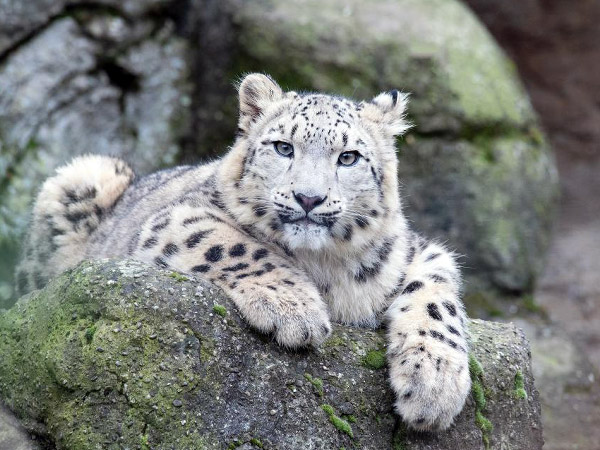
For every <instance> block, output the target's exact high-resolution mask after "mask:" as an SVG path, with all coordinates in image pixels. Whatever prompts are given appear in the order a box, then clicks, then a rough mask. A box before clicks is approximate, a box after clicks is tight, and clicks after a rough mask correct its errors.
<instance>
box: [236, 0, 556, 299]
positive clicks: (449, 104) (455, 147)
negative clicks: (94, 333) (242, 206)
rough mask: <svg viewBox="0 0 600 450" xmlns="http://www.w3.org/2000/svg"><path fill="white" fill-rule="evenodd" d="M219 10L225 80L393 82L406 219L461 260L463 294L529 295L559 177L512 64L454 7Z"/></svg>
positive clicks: (306, 3)
mask: <svg viewBox="0 0 600 450" xmlns="http://www.w3.org/2000/svg"><path fill="white" fill-rule="evenodd" d="M229 4H230V5H233V6H231V12H230V14H231V15H232V20H233V22H234V23H235V24H236V27H235V30H236V32H237V34H236V38H237V40H236V44H235V47H236V48H237V53H236V57H235V60H234V61H233V63H232V64H233V66H234V67H233V70H232V71H231V73H232V75H237V74H239V73H240V72H243V71H254V70H260V71H266V72H268V73H271V74H273V75H274V76H275V78H276V79H277V80H279V81H280V82H281V83H282V84H283V85H284V86H285V87H288V88H293V89H300V90H302V89H310V90H314V89H316V90H320V91H326V92H335V93H339V94H342V95H348V96H352V97H356V98H363V99H370V98H372V97H373V96H374V95H375V94H377V93H378V92H380V91H382V90H388V89H391V88H398V89H402V90H404V91H406V92H410V93H411V103H410V105H409V118H410V119H411V120H412V121H413V122H414V124H415V128H414V129H413V131H412V132H410V133H409V134H408V135H407V136H406V137H405V138H404V139H402V140H400V141H399V147H400V150H399V159H400V174H399V176H400V181H401V183H402V192H403V195H404V197H405V200H406V205H407V208H406V212H407V214H408V215H409V216H410V217H411V219H412V220H413V222H414V224H415V227H416V228H417V229H419V230H421V231H423V232H425V233H427V234H429V235H430V236H431V237H436V238H439V239H441V240H443V241H448V242H449V244H450V245H451V246H452V247H454V248H455V249H456V250H457V251H458V252H459V253H461V254H463V255H465V259H464V265H465V268H466V274H467V275H468V277H469V278H470V280H471V281H472V283H471V284H470V285H469V286H468V288H467V289H468V290H469V291H470V292H471V293H473V292H475V291H477V290H478V289H487V288H488V287H492V288H496V289H499V290H501V291H511V292H515V291H517V292H518V291H527V290H529V289H531V287H532V285H533V281H534V279H535V276H536V275H537V273H538V272H539V270H540V269H541V264H542V263H543V254H544V251H545V248H546V246H547V244H548V239H549V232H550V225H551V220H552V218H553V209H554V205H555V201H556V198H557V192H558V184H557V181H558V180H557V172H556V169H555V165H554V161H553V157H552V154H551V152H550V150H549V148H548V146H547V144H546V142H545V140H544V138H543V134H542V132H541V131H540V129H539V127H538V124H537V120H536V118H535V114H534V112H533V109H532V107H531V105H530V102H529V99H528V97H527V94H526V93H525V92H524V90H523V88H522V86H521V84H520V82H519V80H518V78H517V74H516V71H515V69H514V66H513V64H512V63H511V62H510V61H509V60H508V59H507V58H506V57H505V55H504V54H503V53H502V51H501V50H500V49H499V47H498V46H497V45H496V43H495V42H494V41H493V39H492V38H491V37H490V35H489V34H488V32H487V31H486V30H485V29H484V27H483V26H482V25H481V24H480V23H479V22H478V21H477V20H476V19H475V17H474V16H473V15H472V14H471V12H470V11H469V10H468V9H467V8H466V7H465V6H464V5H462V4H461V3H460V2H457V1H454V0H425V1H423V0H384V1H362V0H355V1H349V0H332V1H328V2H321V1H318V0H303V1H299V0H298V1H267V2H244V1H241V0H237V1H231V2H230V3H229ZM231 104H234V100H231ZM229 111H231V113H233V111H234V108H231V107H230V109H229ZM230 122H231V123H232V125H233V123H234V121H233V119H231V120H230Z"/></svg>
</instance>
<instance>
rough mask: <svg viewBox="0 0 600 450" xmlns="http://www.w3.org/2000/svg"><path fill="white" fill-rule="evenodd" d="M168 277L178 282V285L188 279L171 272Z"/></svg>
mask: <svg viewBox="0 0 600 450" xmlns="http://www.w3.org/2000/svg"><path fill="white" fill-rule="evenodd" d="M169 276H170V277H171V278H173V279H174V280H175V281H179V282H180V283H181V282H183V281H189V278H188V277H186V276H185V275H181V274H180V273H177V272H171V273H170V274H169Z"/></svg>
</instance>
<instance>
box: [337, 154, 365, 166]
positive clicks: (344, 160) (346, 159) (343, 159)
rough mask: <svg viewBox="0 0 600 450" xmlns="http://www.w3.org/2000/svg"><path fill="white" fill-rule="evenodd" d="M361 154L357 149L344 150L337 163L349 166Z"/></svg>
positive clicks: (356, 160)
mask: <svg viewBox="0 0 600 450" xmlns="http://www.w3.org/2000/svg"><path fill="white" fill-rule="evenodd" d="M360 157H361V154H360V153H358V152H357V151H351V152H344V153H342V154H341V155H340V157H339V158H338V165H340V166H345V167H350V166H353V165H355V164H356V163H357V162H358V160H359V159H360Z"/></svg>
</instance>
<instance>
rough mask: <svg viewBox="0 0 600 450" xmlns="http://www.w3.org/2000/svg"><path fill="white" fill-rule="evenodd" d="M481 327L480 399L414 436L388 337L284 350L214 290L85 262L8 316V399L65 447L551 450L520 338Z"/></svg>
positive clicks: (3, 332) (0, 356) (1, 362)
mask: <svg viewBox="0 0 600 450" xmlns="http://www.w3.org/2000/svg"><path fill="white" fill-rule="evenodd" d="M217 305H218V306H217ZM470 333H471V343H472V350H473V354H474V355H475V356H476V357H477V358H478V359H479V361H480V363H481V366H482V367H483V372H482V373H480V374H478V370H479V369H478V368H477V367H478V365H477V364H474V365H473V368H474V370H473V373H474V374H477V375H476V379H477V380H478V382H479V383H482V384H481V385H480V388H481V392H480V395H478V396H476V398H477V401H475V400H474V399H473V398H470V399H469V400H468V402H467V406H466V408H465V410H464V411H463V413H461V415H460V416H459V418H458V419H457V423H456V425H455V426H454V427H453V428H452V429H451V430H450V431H448V432H445V433H441V434H438V435H435V434H426V433H425V434H414V433H410V432H407V431H406V430H405V429H404V428H403V427H402V426H401V425H399V424H398V423H397V420H396V417H395V416H394V414H393V410H392V405H393V394H392V393H391V391H390V390H389V389H388V387H387V382H386V369H385V367H384V366H383V365H382V364H381V363H380V362H378V357H379V356H380V355H382V352H383V351H384V340H383V336H382V334H381V333H380V332H372V331H368V330H360V329H352V328H347V327H336V329H335V331H334V333H333V335H332V337H331V338H330V339H329V340H328V341H327V342H326V343H325V344H324V345H323V346H322V347H321V348H320V349H318V350H312V351H302V352H289V351H284V350H282V349H281V348H279V347H278V346H277V345H276V344H275V343H274V342H272V341H271V339H270V338H269V337H267V336H263V335H258V334H256V333H254V332H253V331H251V330H250V329H249V328H248V327H247V326H246V325H245V324H244V322H243V321H241V320H240V318H239V316H238V315H237V313H236V311H235V308H234V307H233V305H232V303H231V302H230V301H229V300H228V299H227V298H226V297H225V296H224V295H223V294H222V293H221V292H220V291H219V290H218V289H217V288H216V287H214V286H212V285H210V284H208V283H205V282H202V281H197V280H193V279H189V278H188V277H184V276H182V275H179V274H176V273H173V272H165V271H159V270H157V269H154V268H151V267H149V266H146V265H144V264H141V263H138V262H133V261H120V262H112V261H104V262H95V263H84V264H82V265H81V266H80V267H78V268H77V269H75V270H72V271H69V272H67V273H66V274H64V275H62V276H61V277H59V278H57V279H56V280H54V281H53V282H51V283H50V284H49V285H48V286H47V287H46V288H45V289H43V290H41V291H35V292H33V293H32V294H30V295H28V296H26V297H24V298H23V299H21V300H20V301H19V302H18V303H17V305H16V306H15V307H13V308H12V309H11V310H10V311H8V312H4V313H3V314H1V315H0V395H1V396H2V398H3V399H4V400H5V401H6V404H7V406H8V407H10V408H11V409H12V410H13V411H15V412H16V413H17V414H18V415H19V416H20V418H21V420H22V423H23V424H24V425H25V427H26V428H28V429H29V430H30V431H32V432H34V433H36V434H37V435H39V436H40V437H47V438H50V439H51V441H52V442H54V443H55V444H56V447H57V448H58V449H63V448H65V449H75V448H97V447H100V448H123V447H127V448H132V449H134V448H141V449H148V448H163V449H166V448H175V449H183V448H224V447H226V446H228V445H230V444H233V447H235V446H241V445H243V444H244V445H246V448H258V447H260V448H263V447H264V448H279V449H296V448H307V449H311V448H323V449H330V448H341V447H346V448H350V447H353V446H356V447H358V448H364V449H371V448H373V449H375V448H390V447H392V446H393V448H397V449H400V448H410V449H464V450H467V449H480V448H483V447H484V441H487V442H488V443H489V445H490V448H493V449H500V448H502V449H524V448H527V449H532V450H533V449H541V447H542V439H541V424H540V418H539V414H540V410H539V402H538V399H537V397H538V395H537V391H536V390H535V387H534V385H533V377H532V374H531V369H530V360H529V358H530V355H529V351H528V344H527V341H526V340H525V338H524V335H523V333H522V332H520V331H519V330H518V329H517V328H515V327H514V325H510V324H499V323H491V322H483V321H478V320H474V321H472V322H471V325H470ZM517 374H520V375H522V377H521V376H520V375H517ZM519 380H522V381H519ZM521 382H522V385H521ZM483 397H484V398H485V400H482V398H483ZM32 399H35V401H32ZM484 402H485V405H484ZM324 405H329V407H330V408H332V409H329V408H328V407H327V406H325V407H324ZM476 411H478V412H476ZM100 417H101V418H102V420H98V418H100ZM488 420H489V422H488ZM489 423H491V425H493V429H491V428H490V427H489ZM482 430H483V431H482Z"/></svg>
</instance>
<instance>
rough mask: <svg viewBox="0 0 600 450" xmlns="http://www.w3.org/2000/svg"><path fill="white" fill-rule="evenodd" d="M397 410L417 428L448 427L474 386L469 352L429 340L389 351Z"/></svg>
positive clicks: (433, 428)
mask: <svg viewBox="0 0 600 450" xmlns="http://www.w3.org/2000/svg"><path fill="white" fill-rule="evenodd" d="M388 357H389V365H390V378H391V380H390V381H391V384H392V387H393V389H394V391H395V392H396V403H395V409H396V412H397V413H398V414H399V415H400V416H401V417H402V419H403V420H404V421H405V422H406V423H407V424H408V426H409V427H411V428H413V429H416V430H422V431H425V430H433V431H436V430H445V429H447V428H448V427H449V426H450V425H452V422H453V421H454V418H455V417H456V416H457V415H458V414H459V413H460V412H461V410H462V408H463V406H464V404H465V400H466V398H467V395H468V394H469V391H470V389H471V378H470V376H469V368H468V356H467V353H466V352H463V351H460V350H458V351H457V350H456V349H450V351H448V350H446V349H444V348H443V347H441V346H439V345H434V346H428V345H427V343H421V344H416V345H414V346H410V347H404V348H403V349H402V351H401V352H400V353H399V354H397V355H395V354H394V355H388Z"/></svg>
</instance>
